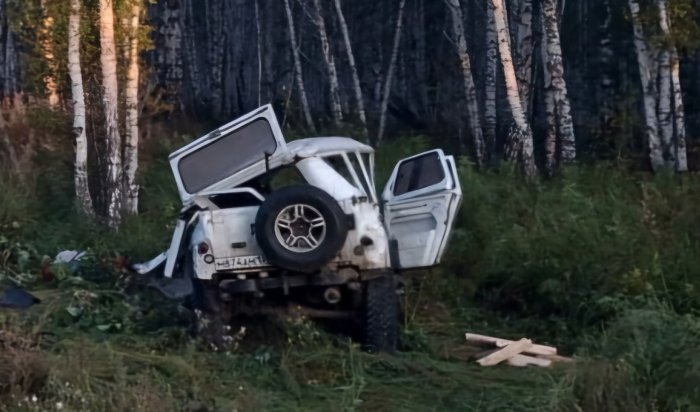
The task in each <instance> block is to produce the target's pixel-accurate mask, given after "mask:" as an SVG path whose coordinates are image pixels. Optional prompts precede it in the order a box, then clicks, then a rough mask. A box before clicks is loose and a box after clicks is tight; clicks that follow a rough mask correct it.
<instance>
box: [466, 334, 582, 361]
mask: <svg viewBox="0 0 700 412" xmlns="http://www.w3.org/2000/svg"><path fill="white" fill-rule="evenodd" d="M465 338H466V339H467V342H469V343H473V344H476V345H479V346H484V345H488V346H495V347H496V348H497V349H496V350H492V351H489V352H488V353H486V354H485V355H482V356H480V357H479V359H478V360H477V361H476V362H477V363H478V364H479V365H481V366H493V365H498V364H499V363H501V362H504V361H505V362H506V363H508V364H509V365H511V366H519V367H523V366H528V365H535V366H541V367H545V368H546V367H549V366H551V365H552V363H554V362H573V359H571V358H567V357H564V356H559V355H558V354H557V348H555V347H553V346H545V345H536V344H534V343H532V341H531V340H530V339H526V338H523V339H520V340H518V341H512V340H508V339H501V338H494V337H492V336H485V335H478V334H475V333H467V334H465Z"/></svg>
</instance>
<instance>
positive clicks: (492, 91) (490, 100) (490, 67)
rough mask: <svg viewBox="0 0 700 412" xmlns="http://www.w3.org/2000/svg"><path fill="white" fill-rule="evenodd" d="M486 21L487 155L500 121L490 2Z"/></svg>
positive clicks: (496, 41) (492, 151) (492, 17)
mask: <svg viewBox="0 0 700 412" xmlns="http://www.w3.org/2000/svg"><path fill="white" fill-rule="evenodd" d="M486 9H487V13H488V14H487V22H486V73H484V95H485V96H484V138H485V140H486V146H487V150H486V153H487V156H493V153H494V151H495V146H496V126H497V124H498V123H497V122H498V117H497V116H498V115H497V113H498V112H497V102H496V91H497V89H496V87H497V83H496V82H497V80H496V79H498V33H496V22H495V20H494V13H493V3H492V2H488V4H487V5H486Z"/></svg>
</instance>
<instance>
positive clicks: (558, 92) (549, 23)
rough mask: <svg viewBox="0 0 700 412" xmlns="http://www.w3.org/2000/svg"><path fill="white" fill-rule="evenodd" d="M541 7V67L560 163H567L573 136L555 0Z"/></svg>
mask: <svg viewBox="0 0 700 412" xmlns="http://www.w3.org/2000/svg"><path fill="white" fill-rule="evenodd" d="M542 11H543V15H544V31H545V33H546V36H545V39H546V41H547V42H546V46H547V60H546V61H545V62H544V63H545V67H544V70H545V72H546V73H548V74H549V76H550V77H551V87H552V98H553V99H554V104H555V106H556V112H557V131H558V133H557V134H558V137H559V147H560V161H561V163H562V164H567V163H572V162H574V161H575V160H576V137H575V135H574V122H573V119H572V118H571V103H570V101H569V96H568V90H567V87H566V80H565V79H564V62H563V59H562V53H561V40H560V37H559V18H558V16H557V0H544V3H543V10H542Z"/></svg>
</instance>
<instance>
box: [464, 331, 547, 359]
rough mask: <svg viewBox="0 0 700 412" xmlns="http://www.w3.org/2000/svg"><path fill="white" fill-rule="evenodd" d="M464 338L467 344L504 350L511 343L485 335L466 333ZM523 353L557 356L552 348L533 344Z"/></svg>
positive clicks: (510, 341)
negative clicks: (477, 344)
mask: <svg viewBox="0 0 700 412" xmlns="http://www.w3.org/2000/svg"><path fill="white" fill-rule="evenodd" d="M464 336H465V337H466V339H467V342H472V343H479V344H489V345H495V346H496V347H498V348H504V347H506V346H507V345H510V344H511V343H513V341H512V340H508V339H501V338H494V337H492V336H486V335H478V334H476V333H466V334H465V335H464ZM525 352H526V353H529V354H531V355H547V356H554V355H556V354H557V348H555V347H553V346H545V345H534V344H533V345H532V346H531V347H530V348H529V349H528V350H527V351H525Z"/></svg>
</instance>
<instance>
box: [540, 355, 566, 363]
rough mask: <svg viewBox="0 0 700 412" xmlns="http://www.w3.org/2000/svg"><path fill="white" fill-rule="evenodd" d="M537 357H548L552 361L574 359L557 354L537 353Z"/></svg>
mask: <svg viewBox="0 0 700 412" xmlns="http://www.w3.org/2000/svg"><path fill="white" fill-rule="evenodd" d="M537 357H538V358H541V359H549V360H551V361H552V362H564V363H571V362H573V361H574V360H573V359H572V358H567V357H566V356H559V355H537Z"/></svg>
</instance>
